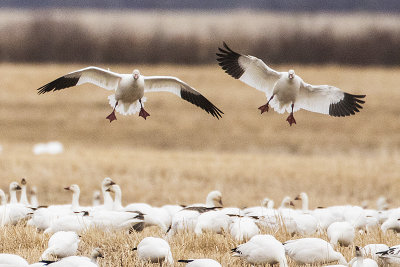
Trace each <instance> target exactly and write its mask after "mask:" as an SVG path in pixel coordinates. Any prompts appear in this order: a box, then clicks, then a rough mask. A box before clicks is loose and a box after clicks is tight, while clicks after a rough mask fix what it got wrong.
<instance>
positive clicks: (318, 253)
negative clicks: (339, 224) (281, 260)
mask: <svg viewBox="0 0 400 267" xmlns="http://www.w3.org/2000/svg"><path fill="white" fill-rule="evenodd" d="M283 245H284V247H285V251H286V254H287V255H288V256H289V257H290V258H292V259H293V260H294V261H295V262H296V263H297V264H322V263H329V262H333V261H338V262H339V263H340V264H344V265H347V261H346V259H345V258H344V257H343V255H342V254H341V253H340V252H336V251H335V250H334V249H333V248H332V246H331V244H329V243H328V242H326V241H325V240H323V239H321V238H301V239H295V240H289V241H286V242H285V243H283Z"/></svg>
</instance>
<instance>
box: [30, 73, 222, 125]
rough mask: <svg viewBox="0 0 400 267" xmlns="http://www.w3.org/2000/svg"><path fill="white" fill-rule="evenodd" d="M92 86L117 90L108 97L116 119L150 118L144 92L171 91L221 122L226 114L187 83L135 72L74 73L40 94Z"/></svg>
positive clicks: (42, 89)
mask: <svg viewBox="0 0 400 267" xmlns="http://www.w3.org/2000/svg"><path fill="white" fill-rule="evenodd" d="M84 83H92V84H95V85H97V86H100V87H102V88H104V89H106V90H114V91H115V94H113V95H110V96H109V97H108V99H109V103H110V105H111V106H112V107H113V111H112V112H111V114H110V115H108V116H107V117H106V118H107V119H108V120H110V122H112V121H113V120H116V119H117V118H116V116H115V111H117V112H119V113H120V114H122V115H129V114H135V113H136V112H138V111H139V116H141V117H143V118H144V119H146V118H147V116H150V114H149V113H147V112H146V111H145V110H144V108H143V102H145V98H144V97H143V96H144V93H147V92H162V91H164V92H170V93H173V94H175V95H177V96H179V97H181V98H182V99H184V100H186V101H188V102H190V103H192V104H194V105H196V106H198V107H200V108H202V109H204V110H205V111H206V112H207V113H210V114H211V115H212V116H214V117H216V118H217V119H219V118H221V116H222V114H223V112H222V111H221V110H220V109H218V108H217V107H216V106H214V105H213V104H212V103H211V102H210V101H209V100H208V99H207V98H205V97H204V96H203V95H202V94H200V93H199V92H198V91H196V90H195V89H194V88H192V87H191V86H190V85H188V84H187V83H185V82H183V81H181V80H180V79H178V78H176V77H172V76H144V75H141V74H140V72H139V70H137V69H135V70H134V71H133V72H132V74H119V73H116V72H112V71H109V70H105V69H102V68H97V67H87V68H83V69H80V70H76V71H73V72H70V73H68V74H66V75H64V76H61V77H59V78H58V79H56V80H54V81H52V82H50V83H48V84H45V85H43V86H42V87H40V88H38V89H37V90H38V94H44V93H47V92H51V91H58V90H61V89H65V88H68V87H72V86H76V85H81V84H84Z"/></svg>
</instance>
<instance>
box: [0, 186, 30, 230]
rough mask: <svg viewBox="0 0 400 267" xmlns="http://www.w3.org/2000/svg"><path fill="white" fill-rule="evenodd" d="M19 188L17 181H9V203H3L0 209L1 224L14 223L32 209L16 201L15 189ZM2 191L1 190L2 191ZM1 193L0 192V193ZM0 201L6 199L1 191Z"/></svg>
mask: <svg viewBox="0 0 400 267" xmlns="http://www.w3.org/2000/svg"><path fill="white" fill-rule="evenodd" d="M18 190H21V187H20V186H19V185H18V183H17V182H12V183H10V187H9V192H10V203H9V204H7V203H4V205H3V206H2V207H1V209H0V214H1V217H0V222H1V224H2V225H6V224H12V225H16V224H17V223H18V222H19V221H20V220H22V219H24V218H26V217H27V216H28V215H29V214H31V213H32V212H33V210H32V209H31V208H29V207H27V206H25V205H23V204H20V203H18V200H17V191H18ZM2 192H3V191H2ZM0 194H1V193H0ZM1 198H2V201H4V200H6V197H5V194H4V192H3V194H2V196H1Z"/></svg>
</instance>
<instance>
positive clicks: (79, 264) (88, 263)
mask: <svg viewBox="0 0 400 267" xmlns="http://www.w3.org/2000/svg"><path fill="white" fill-rule="evenodd" d="M98 258H103V254H102V252H101V250H100V248H95V249H93V251H92V254H91V257H90V258H88V257H83V256H69V257H65V258H62V259H61V260H59V261H44V262H46V263H47V264H48V265H49V266H52V267H72V266H74V267H96V266H98V265H97V259H98ZM47 264H46V266H47Z"/></svg>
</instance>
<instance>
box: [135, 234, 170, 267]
mask: <svg viewBox="0 0 400 267" xmlns="http://www.w3.org/2000/svg"><path fill="white" fill-rule="evenodd" d="M133 250H137V256H138V258H139V259H140V260H142V261H150V262H153V263H161V262H165V263H167V264H171V265H172V264H173V263H174V259H173V258H172V253H171V248H170V246H169V244H168V242H167V241H165V240H164V239H162V238H158V237H145V238H144V239H142V241H140V243H139V245H138V246H137V247H136V248H133Z"/></svg>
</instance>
